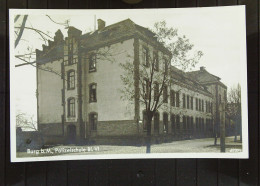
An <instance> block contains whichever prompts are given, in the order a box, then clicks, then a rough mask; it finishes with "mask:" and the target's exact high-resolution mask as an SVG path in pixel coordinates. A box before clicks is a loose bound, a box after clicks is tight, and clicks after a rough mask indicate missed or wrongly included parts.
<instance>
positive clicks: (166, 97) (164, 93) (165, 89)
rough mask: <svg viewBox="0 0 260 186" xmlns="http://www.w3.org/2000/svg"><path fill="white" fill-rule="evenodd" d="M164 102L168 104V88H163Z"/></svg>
mask: <svg viewBox="0 0 260 186" xmlns="http://www.w3.org/2000/svg"><path fill="white" fill-rule="evenodd" d="M163 102H164V103H168V95H167V86H164V88H163Z"/></svg>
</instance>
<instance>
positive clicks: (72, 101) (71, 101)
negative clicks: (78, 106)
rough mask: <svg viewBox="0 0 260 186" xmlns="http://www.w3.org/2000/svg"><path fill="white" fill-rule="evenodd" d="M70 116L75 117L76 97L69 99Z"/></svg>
mask: <svg viewBox="0 0 260 186" xmlns="http://www.w3.org/2000/svg"><path fill="white" fill-rule="evenodd" d="M68 117H75V98H69V99H68Z"/></svg>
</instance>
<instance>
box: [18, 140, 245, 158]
mask: <svg viewBox="0 0 260 186" xmlns="http://www.w3.org/2000/svg"><path fill="white" fill-rule="evenodd" d="M238 139H239V138H238ZM213 144H214V139H213V138H205V139H195V140H183V141H174V142H171V143H162V144H156V145H152V146H151V153H184V152H185V153H191V152H200V153H205V152H208V153H214V152H220V146H219V145H217V146H214V145H213ZM218 144H219V139H218ZM241 150H242V144H241V143H240V142H234V137H227V138H226V152H233V153H235V152H241ZM145 152H146V147H145V146H140V147H137V146H111V145H99V146H75V145H69V146H56V147H52V148H49V149H40V150H38V151H35V150H27V152H19V153H17V156H18V157H40V156H53V155H55V156H59V155H68V154H71V155H72V154H73V155H76V154H77V155H81V154H140V153H145Z"/></svg>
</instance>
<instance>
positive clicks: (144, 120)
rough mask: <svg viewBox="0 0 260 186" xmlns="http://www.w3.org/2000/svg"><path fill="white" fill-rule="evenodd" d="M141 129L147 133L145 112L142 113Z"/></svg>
mask: <svg viewBox="0 0 260 186" xmlns="http://www.w3.org/2000/svg"><path fill="white" fill-rule="evenodd" d="M143 129H144V131H147V113H146V111H143Z"/></svg>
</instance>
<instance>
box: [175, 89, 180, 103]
mask: <svg viewBox="0 0 260 186" xmlns="http://www.w3.org/2000/svg"><path fill="white" fill-rule="evenodd" d="M176 107H180V94H179V92H176Z"/></svg>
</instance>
